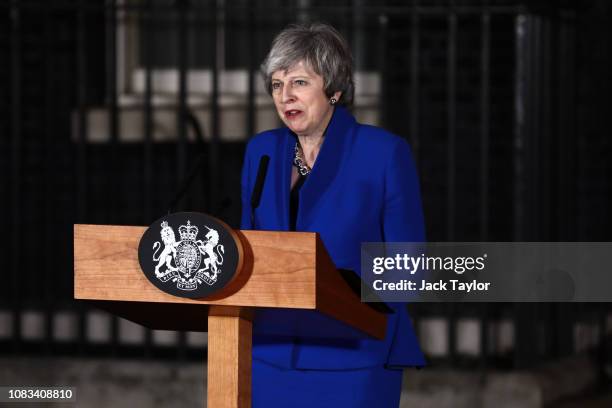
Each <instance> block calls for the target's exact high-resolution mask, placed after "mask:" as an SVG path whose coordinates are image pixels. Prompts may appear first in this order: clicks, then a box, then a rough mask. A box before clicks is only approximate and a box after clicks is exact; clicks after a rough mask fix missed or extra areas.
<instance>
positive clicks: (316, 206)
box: [241, 107, 425, 369]
mask: <svg viewBox="0 0 612 408" xmlns="http://www.w3.org/2000/svg"><path fill="white" fill-rule="evenodd" d="M295 142H296V136H295V134H294V133H292V132H291V131H290V130H289V129H288V128H280V129H274V130H270V131H266V132H262V133H260V134H258V135H256V136H255V137H253V138H252V139H251V140H250V141H249V143H248V145H247V149H246V154H245V160H244V167H243V171H242V222H241V228H242V229H259V230H272V231H287V230H289V193H290V188H291V186H290V183H291V166H292V159H293V149H294V146H295ZM263 155H269V156H270V164H269V166H268V174H267V177H266V180H265V184H264V188H263V192H262V196H261V203H260V206H259V208H258V209H257V210H256V211H255V217H254V225H253V224H252V223H251V207H250V198H251V194H252V191H253V187H254V184H255V178H256V177H257V168H258V165H259V160H260V158H261V157H262V156H263ZM299 194H300V195H299V211H298V216H297V223H296V230H298V231H311V232H318V233H319V234H320V237H321V239H322V241H323V243H324V244H325V247H326V249H327V251H328V252H329V254H330V256H331V258H332V260H333V261H334V263H335V264H336V267H338V268H345V269H351V270H353V271H357V272H358V273H360V262H361V253H360V252H361V243H362V242H382V241H387V242H407V241H409V242H422V241H424V239H425V233H424V224H423V213H422V208H421V198H420V194H419V183H418V179H417V175H416V170H415V166H414V163H413V160H412V157H411V153H410V148H409V147H408V144H407V143H406V141H405V140H403V139H402V138H400V137H397V136H394V135H392V134H390V133H388V132H386V131H385V130H383V129H380V128H377V127H374V126H368V125H362V124H359V123H357V121H356V120H355V118H354V117H353V116H352V115H351V114H350V113H349V112H348V111H347V110H346V109H344V108H343V107H336V108H335V110H334V114H333V116H332V119H331V122H330V124H329V126H328V128H327V131H326V134H325V139H324V142H323V145H322V146H321V150H320V152H319V155H318V156H317V160H316V162H315V165H314V167H313V169H312V171H311V173H310V175H309V176H308V178H307V179H306V182H305V183H304V185H303V186H302V188H301V190H300V193H299ZM390 306H391V307H392V308H393V309H394V310H395V313H394V314H390V315H388V316H389V318H388V326H387V335H386V336H385V339H384V340H333V341H332V340H329V341H321V340H312V339H311V340H309V339H304V338H281V337H271V336H264V335H257V334H256V333H257V330H256V327H255V331H254V332H255V334H254V336H253V358H256V359H260V360H263V361H266V362H268V363H271V364H275V365H277V366H279V367H284V368H297V369H349V368H364V367H372V366H376V365H382V364H386V365H388V366H391V367H406V366H423V365H425V358H424V356H423V353H422V352H421V350H420V348H419V345H418V341H417V338H416V336H415V333H414V330H413V327H412V324H411V322H410V319H409V316H408V313H407V312H406V308H405V304H390ZM256 324H257V321H255V325H256Z"/></svg>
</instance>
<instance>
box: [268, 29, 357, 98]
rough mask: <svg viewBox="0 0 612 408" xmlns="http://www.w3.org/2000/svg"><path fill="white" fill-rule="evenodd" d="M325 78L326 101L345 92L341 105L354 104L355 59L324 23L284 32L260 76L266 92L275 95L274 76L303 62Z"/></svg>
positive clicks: (272, 48) (335, 33) (281, 33)
mask: <svg viewBox="0 0 612 408" xmlns="http://www.w3.org/2000/svg"><path fill="white" fill-rule="evenodd" d="M302 60H303V61H305V63H306V64H307V65H308V67H310V68H311V69H312V70H313V71H315V72H316V73H317V74H318V75H320V76H321V77H322V78H323V91H324V92H325V94H326V95H327V97H329V98H331V96H332V95H333V94H334V93H335V92H338V91H340V92H342V95H341V96H340V100H339V101H338V103H340V104H341V105H345V106H350V105H351V104H352V103H353V95H354V92H355V84H354V81H353V57H352V55H351V51H350V48H349V46H348V44H347V42H346V41H345V39H344V38H343V37H342V35H340V33H339V32H338V31H336V29H334V28H333V27H331V26H329V25H327V24H323V23H312V24H292V25H290V26H288V27H287V28H285V29H284V30H283V31H281V32H280V33H279V34H278V35H277V36H276V38H274V41H272V47H271V48H270V52H269V53H268V55H267V57H266V59H265V60H264V62H263V64H261V73H262V74H263V77H264V82H265V86H266V90H267V91H268V93H269V94H270V95H272V74H273V73H275V72H276V71H279V70H283V71H284V70H287V69H289V68H291V67H293V66H294V65H295V64H297V63H299V62H300V61H302Z"/></svg>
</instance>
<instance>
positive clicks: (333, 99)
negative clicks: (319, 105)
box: [329, 98, 338, 105]
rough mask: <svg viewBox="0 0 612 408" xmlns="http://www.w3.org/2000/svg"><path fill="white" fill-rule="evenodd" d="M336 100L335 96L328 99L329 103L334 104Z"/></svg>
mask: <svg viewBox="0 0 612 408" xmlns="http://www.w3.org/2000/svg"><path fill="white" fill-rule="evenodd" d="M336 102H338V100H337V99H336V98H331V99H330V100H329V104H330V105H335V104H336Z"/></svg>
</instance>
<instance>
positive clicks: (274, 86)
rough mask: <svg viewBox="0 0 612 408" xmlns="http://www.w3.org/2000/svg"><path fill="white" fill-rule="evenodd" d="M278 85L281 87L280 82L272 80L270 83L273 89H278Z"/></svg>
mask: <svg viewBox="0 0 612 408" xmlns="http://www.w3.org/2000/svg"><path fill="white" fill-rule="evenodd" d="M280 87H281V84H280V82H274V83H273V84H272V89H274V90H276V89H280Z"/></svg>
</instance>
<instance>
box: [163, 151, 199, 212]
mask: <svg viewBox="0 0 612 408" xmlns="http://www.w3.org/2000/svg"><path fill="white" fill-rule="evenodd" d="M202 165H204V154H203V153H202V154H200V155H199V156H198V158H197V159H196V162H195V164H194V165H193V167H192V168H191V171H190V172H189V174H188V175H187V177H185V179H184V180H183V183H182V184H181V186H180V187H179V189H178V190H177V192H176V194H175V195H174V198H173V199H172V201H171V202H170V205H168V214H170V213H171V212H174V208H175V207H176V205H177V204H178V203H179V201H181V199H182V198H183V197H184V196H185V193H187V189H188V188H189V186H190V185H191V183H192V182H193V180H194V179H195V178H196V176H197V175H198V172H199V171H200V169H201V168H202Z"/></svg>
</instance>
